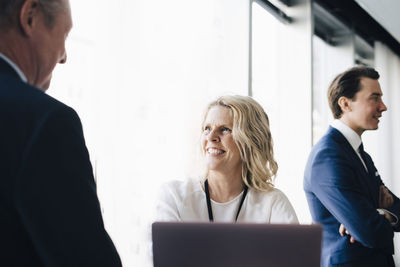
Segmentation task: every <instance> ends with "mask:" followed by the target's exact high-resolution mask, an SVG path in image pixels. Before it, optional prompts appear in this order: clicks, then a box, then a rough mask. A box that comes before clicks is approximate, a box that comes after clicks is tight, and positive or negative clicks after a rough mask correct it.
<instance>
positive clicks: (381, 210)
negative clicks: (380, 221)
mask: <svg viewBox="0 0 400 267" xmlns="http://www.w3.org/2000/svg"><path fill="white" fill-rule="evenodd" d="M376 210H377V211H378V213H379V214H380V215H385V211H386V212H387V213H389V214H390V215H392V216H393V218H395V220H396V221H395V222H391V223H390V224H391V225H392V226H395V225H396V224H397V223H398V222H399V218H397V216H396V215H395V214H394V213H393V212H390V211H388V210H387V209H376Z"/></svg>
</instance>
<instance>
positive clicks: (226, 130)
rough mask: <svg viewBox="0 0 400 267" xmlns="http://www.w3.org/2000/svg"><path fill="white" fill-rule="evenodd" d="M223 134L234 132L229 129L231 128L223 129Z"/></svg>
mask: <svg viewBox="0 0 400 267" xmlns="http://www.w3.org/2000/svg"><path fill="white" fill-rule="evenodd" d="M222 132H228V133H230V132H232V130H231V129H229V128H226V127H224V128H222Z"/></svg>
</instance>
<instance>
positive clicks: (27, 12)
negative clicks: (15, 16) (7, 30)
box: [19, 0, 39, 36]
mask: <svg viewBox="0 0 400 267" xmlns="http://www.w3.org/2000/svg"><path fill="white" fill-rule="evenodd" d="M38 15H39V2H38V0H26V1H25V2H24V3H23V4H22V7H21V11H20V13H19V24H20V26H21V29H22V32H23V33H24V34H25V35H26V36H31V35H32V30H33V29H34V27H35V25H36V23H37V19H38Z"/></svg>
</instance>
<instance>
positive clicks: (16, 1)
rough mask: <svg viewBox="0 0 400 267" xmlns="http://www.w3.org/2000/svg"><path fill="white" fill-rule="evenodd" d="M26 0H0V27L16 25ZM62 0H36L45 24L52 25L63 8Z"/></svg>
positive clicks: (5, 28) (64, 6)
mask: <svg viewBox="0 0 400 267" xmlns="http://www.w3.org/2000/svg"><path fill="white" fill-rule="evenodd" d="M25 1H26V0H0V29H2V30H7V29H9V28H11V27H13V26H16V25H17V21H18V16H19V11H20V10H21V7H22V5H23V4H24V3H25ZM64 2H65V1H64V0H38V3H39V6H40V9H41V10H42V12H43V15H44V18H45V22H46V24H47V26H49V27H52V26H53V25H54V21H55V18H56V16H57V14H58V13H59V12H60V11H63V10H65V9H66V8H67V7H66V4H65V3H64Z"/></svg>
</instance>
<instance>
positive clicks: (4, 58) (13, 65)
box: [0, 53, 28, 83]
mask: <svg viewBox="0 0 400 267" xmlns="http://www.w3.org/2000/svg"><path fill="white" fill-rule="evenodd" d="M0 58H2V59H3V60H4V61H5V62H7V63H8V65H10V66H11V67H12V68H13V69H14V70H15V72H16V73H17V74H18V76H19V77H20V78H21V80H22V81H23V82H25V83H26V82H28V79H27V78H26V76H25V74H24V73H23V72H22V71H21V69H20V68H19V67H18V66H17V65H16V64H15V63H14V62H12V61H11V59H9V58H8V57H6V56H5V55H4V54H2V53H0Z"/></svg>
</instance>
